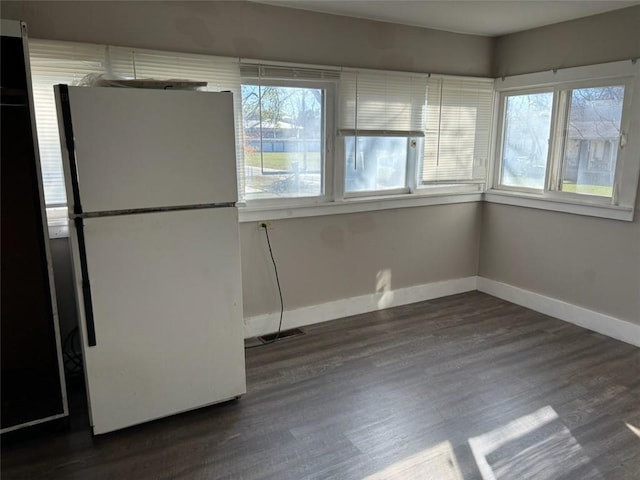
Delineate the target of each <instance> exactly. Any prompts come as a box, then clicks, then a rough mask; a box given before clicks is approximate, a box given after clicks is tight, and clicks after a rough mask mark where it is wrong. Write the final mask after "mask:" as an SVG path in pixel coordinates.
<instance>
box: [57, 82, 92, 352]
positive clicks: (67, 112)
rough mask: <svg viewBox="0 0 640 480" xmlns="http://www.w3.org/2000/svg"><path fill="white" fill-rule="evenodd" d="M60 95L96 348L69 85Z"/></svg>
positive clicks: (86, 298)
mask: <svg viewBox="0 0 640 480" xmlns="http://www.w3.org/2000/svg"><path fill="white" fill-rule="evenodd" d="M56 88H57V89H58V91H59V93H60V107H61V114H62V123H63V129H64V132H63V133H64V145H65V146H66V148H67V156H68V160H69V170H70V177H71V178H70V180H71V191H72V192H73V199H72V200H73V214H70V215H69V217H71V218H73V221H74V223H75V226H76V235H77V238H78V250H79V253H80V271H81V275H82V298H83V300H84V321H85V323H86V326H87V341H88V343H89V346H90V347H95V346H96V327H95V321H94V318H93V305H92V304H91V285H90V283H89V268H88V267H87V248H86V246H85V242H84V222H83V221H82V205H81V204H80V188H79V186H78V168H77V165H76V155H75V150H76V149H75V140H74V136H73V122H72V121H71V105H70V104H69V87H68V85H64V84H63V85H57V86H56Z"/></svg>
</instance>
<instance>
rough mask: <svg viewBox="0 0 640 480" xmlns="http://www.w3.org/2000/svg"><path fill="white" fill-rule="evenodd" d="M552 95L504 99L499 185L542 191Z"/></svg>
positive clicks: (518, 96) (534, 94)
mask: <svg viewBox="0 0 640 480" xmlns="http://www.w3.org/2000/svg"><path fill="white" fill-rule="evenodd" d="M552 106H553V92H543V93H525V94H515V95H509V96H507V97H506V99H505V113H504V140H503V142H502V170H501V183H502V185H506V186H509V187H523V188H533V189H542V188H544V181H545V178H546V172H547V154H548V150H549V139H550V135H551V109H552Z"/></svg>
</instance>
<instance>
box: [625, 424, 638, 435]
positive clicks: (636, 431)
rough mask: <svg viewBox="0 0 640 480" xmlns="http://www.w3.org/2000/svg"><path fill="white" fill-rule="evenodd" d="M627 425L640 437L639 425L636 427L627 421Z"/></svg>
mask: <svg viewBox="0 0 640 480" xmlns="http://www.w3.org/2000/svg"><path fill="white" fill-rule="evenodd" d="M625 425H626V426H627V428H628V429H629V430H631V431H632V432H633V433H635V434H636V436H638V437H640V428H638V427H634V426H633V425H631V424H630V423H625Z"/></svg>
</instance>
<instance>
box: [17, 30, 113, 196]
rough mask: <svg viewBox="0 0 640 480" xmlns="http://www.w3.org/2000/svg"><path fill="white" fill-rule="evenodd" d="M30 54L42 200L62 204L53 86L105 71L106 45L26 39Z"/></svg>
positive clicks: (60, 161) (60, 160)
mask: <svg viewBox="0 0 640 480" xmlns="http://www.w3.org/2000/svg"><path fill="white" fill-rule="evenodd" d="M29 54H30V57H31V58H30V60H31V61H30V64H31V76H32V84H33V102H34V109H35V113H36V126H37V129H38V147H39V150H40V163H41V164H42V179H43V183H44V196H45V202H46V204H47V206H48V207H55V206H64V205H66V202H67V198H66V194H65V189H64V174H63V171H62V159H61V158H62V157H61V153H60V137H59V135H58V120H57V117H56V106H55V100H54V97H53V85H56V84H59V83H66V84H74V83H75V82H77V81H79V80H81V79H82V78H83V77H84V76H85V75H87V74H89V73H102V72H104V57H105V47H104V46H101V45H93V44H78V43H70V42H54V41H49V40H47V41H44V40H35V39H29Z"/></svg>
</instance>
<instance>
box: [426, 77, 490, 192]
mask: <svg viewBox="0 0 640 480" xmlns="http://www.w3.org/2000/svg"><path fill="white" fill-rule="evenodd" d="M492 106H493V81H491V80H486V79H476V78H473V79H472V78H468V79H459V78H451V77H444V78H433V77H431V78H429V81H428V89H427V119H426V139H425V150H424V158H423V163H422V167H421V168H420V169H419V171H418V173H419V175H420V178H419V184H420V185H423V186H429V185H434V184H438V183H484V182H485V181H486V168H487V164H488V158H489V133H490V128H491V109H492Z"/></svg>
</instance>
